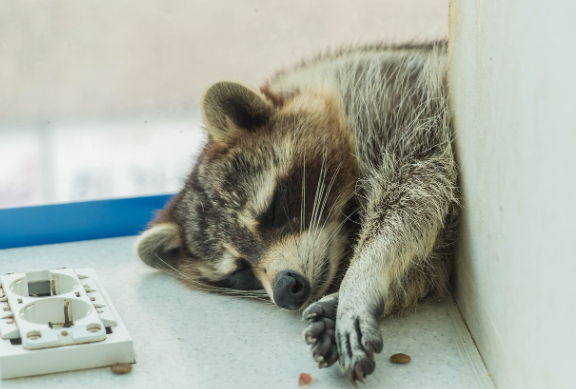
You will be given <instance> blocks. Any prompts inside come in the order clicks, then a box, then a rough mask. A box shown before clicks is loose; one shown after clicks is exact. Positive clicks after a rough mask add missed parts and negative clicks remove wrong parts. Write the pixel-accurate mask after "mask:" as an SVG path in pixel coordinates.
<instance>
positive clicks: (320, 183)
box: [310, 148, 326, 231]
mask: <svg viewBox="0 0 576 389" xmlns="http://www.w3.org/2000/svg"><path fill="white" fill-rule="evenodd" d="M325 151H326V148H324V153H323V158H322V165H321V167H320V176H319V177H318V184H317V185H316V193H315V194H314V204H313V206H312V220H311V221H310V230H311V231H316V227H317V219H318V208H319V204H320V201H321V196H322V193H324V178H325V177H326V173H325V169H326V153H325Z"/></svg>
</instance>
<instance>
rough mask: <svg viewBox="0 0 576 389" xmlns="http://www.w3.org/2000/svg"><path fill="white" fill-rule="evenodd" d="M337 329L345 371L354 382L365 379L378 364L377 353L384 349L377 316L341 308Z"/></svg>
mask: <svg viewBox="0 0 576 389" xmlns="http://www.w3.org/2000/svg"><path fill="white" fill-rule="evenodd" d="M337 324H338V325H337V327H338V328H337V329H336V344H337V347H338V354H339V358H338V359H339V362H340V367H341V369H342V371H343V372H344V373H345V374H346V375H347V376H348V378H350V380H351V381H352V382H356V380H358V381H360V382H362V383H364V380H365V378H366V376H368V375H369V374H372V373H373V372H374V369H375V367H376V363H375V361H374V354H375V353H379V352H381V351H382V348H383V343H382V334H381V332H380V326H379V320H378V316H376V315H371V314H369V313H367V312H366V313H364V314H362V315H359V316H355V315H353V314H351V313H350V311H346V312H341V313H340V315H339V317H338V321H337Z"/></svg>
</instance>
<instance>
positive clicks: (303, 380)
mask: <svg viewBox="0 0 576 389" xmlns="http://www.w3.org/2000/svg"><path fill="white" fill-rule="evenodd" d="M310 382H312V374H308V373H300V377H299V378H298V385H300V386H304V385H308V384H309V383H310Z"/></svg>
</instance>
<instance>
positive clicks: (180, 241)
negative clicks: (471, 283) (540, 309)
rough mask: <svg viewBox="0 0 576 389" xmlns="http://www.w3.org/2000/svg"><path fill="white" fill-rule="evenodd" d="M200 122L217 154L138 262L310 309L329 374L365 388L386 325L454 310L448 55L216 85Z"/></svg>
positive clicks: (201, 163)
mask: <svg viewBox="0 0 576 389" xmlns="http://www.w3.org/2000/svg"><path fill="white" fill-rule="evenodd" d="M202 111H203V115H204V120H205V124H206V127H207V130H208V134H209V136H208V142H207V144H206V145H205V147H204V149H203V152H202V154H201V155H200V157H199V158H198V161H197V163H196V165H195V167H194V169H193V171H192V173H191V174H190V176H189V177H188V179H187V181H186V184H185V186H184V188H183V189H182V191H181V192H180V193H179V194H178V195H177V196H176V197H175V198H174V199H173V200H172V202H171V203H170V204H169V205H168V207H167V208H166V210H164V211H162V212H161V213H160V214H159V215H158V217H157V219H156V220H155V221H154V222H153V223H152V224H151V228H150V229H149V230H148V231H146V232H144V234H143V235H142V237H141V238H140V240H139V242H138V253H139V255H140V257H141V258H142V260H143V261H144V262H146V263H147V264H149V265H151V266H157V267H163V266H164V265H168V266H170V267H172V268H174V269H176V270H177V271H178V274H179V275H180V278H181V279H182V280H184V281H185V282H188V283H189V284H191V285H192V286H196V287H202V288H205V289H209V290H214V291H220V292H224V293H227V292H229V293H232V294H240V295H243V294H249V295H256V296H258V295H259V292H257V290H258V289H262V288H263V289H264V290H265V291H266V293H267V295H268V296H269V297H270V298H271V299H272V301H274V302H275V303H276V304H277V305H280V306H284V307H286V308H289V309H299V308H300V307H306V306H309V308H308V309H307V310H306V311H305V318H307V319H309V320H311V321H313V323H312V325H311V326H310V327H309V329H308V330H307V331H306V337H307V340H308V341H309V342H310V343H312V344H313V353H314V357H315V359H316V360H317V361H318V362H319V363H320V366H329V365H331V364H332V363H334V362H335V361H336V360H337V359H338V360H339V361H340V365H341V367H342V369H343V370H344V371H345V372H346V373H347V374H348V375H349V377H350V378H351V379H352V380H355V379H359V380H363V379H364V376H365V375H367V374H369V373H371V372H372V371H373V369H374V352H380V351H381V350H382V337H381V333H380V330H379V324H378V318H379V317H380V316H381V315H382V314H388V313H392V312H396V311H399V310H402V309H404V308H407V307H411V306H414V305H415V304H417V303H418V302H420V301H422V300H424V299H439V298H442V297H444V296H446V295H447V294H448V274H449V257H450V252H451V246H452V244H453V240H454V239H453V235H454V230H455V223H456V220H457V209H458V207H457V195H458V192H457V188H456V178H457V177H456V176H457V170H456V165H455V162H454V157H453V152H452V146H451V137H452V135H451V129H450V112H449V107H448V99H447V91H446V53H445V45H444V44H443V43H440V44H430V45H407V46H398V47H385V46H373V47H364V48H358V49H350V50H344V51H342V52H339V53H336V54H327V55H323V56H319V57H317V58H316V59H314V60H312V61H308V62H304V63H302V64H301V65H300V66H297V67H296V68H293V69H290V70H287V71H283V72H280V73H279V74H277V75H276V76H275V77H273V78H272V79H271V80H270V81H269V82H268V83H266V84H265V85H263V86H262V87H261V89H260V91H256V90H253V89H250V88H248V87H245V86H243V85H240V84H237V83H232V82H222V83H218V84H215V85H213V86H212V87H211V88H209V90H208V91H207V92H206V94H205V96H204V98H203V101H202ZM244 291H248V292H244ZM329 292H335V293H333V294H331V295H329V296H328V297H325V298H324V299H322V301H321V302H319V303H315V304H312V303H314V302H315V301H317V300H318V299H320V298H321V297H322V296H325V295H326V294H327V293H329ZM310 304H312V305H310ZM334 321H335V325H334ZM334 327H335V328H334Z"/></svg>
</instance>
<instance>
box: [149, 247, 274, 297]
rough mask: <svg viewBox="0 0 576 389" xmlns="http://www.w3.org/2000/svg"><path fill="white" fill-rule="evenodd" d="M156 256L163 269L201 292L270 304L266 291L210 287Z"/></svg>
mask: <svg viewBox="0 0 576 389" xmlns="http://www.w3.org/2000/svg"><path fill="white" fill-rule="evenodd" d="M155 256H156V258H158V260H159V261H160V262H161V263H162V264H163V265H164V267H161V269H163V270H165V271H167V272H169V273H171V274H173V275H174V276H176V277H179V278H182V279H184V280H186V281H187V282H189V283H191V284H193V285H194V286H196V287H198V289H200V290H204V291H208V292H214V293H219V294H223V295H227V296H236V297H247V298H254V299H257V300H262V301H268V302H270V300H269V298H268V295H267V293H266V292H265V291H264V290H240V289H231V288H221V287H218V286H213V285H208V284H205V283H203V282H200V281H198V280H195V279H194V278H192V277H189V276H187V275H186V274H184V273H182V272H181V271H179V270H178V269H176V268H175V267H174V266H172V265H170V264H169V263H168V262H166V261H165V260H163V259H162V258H160V257H159V256H158V254H155Z"/></svg>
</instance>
